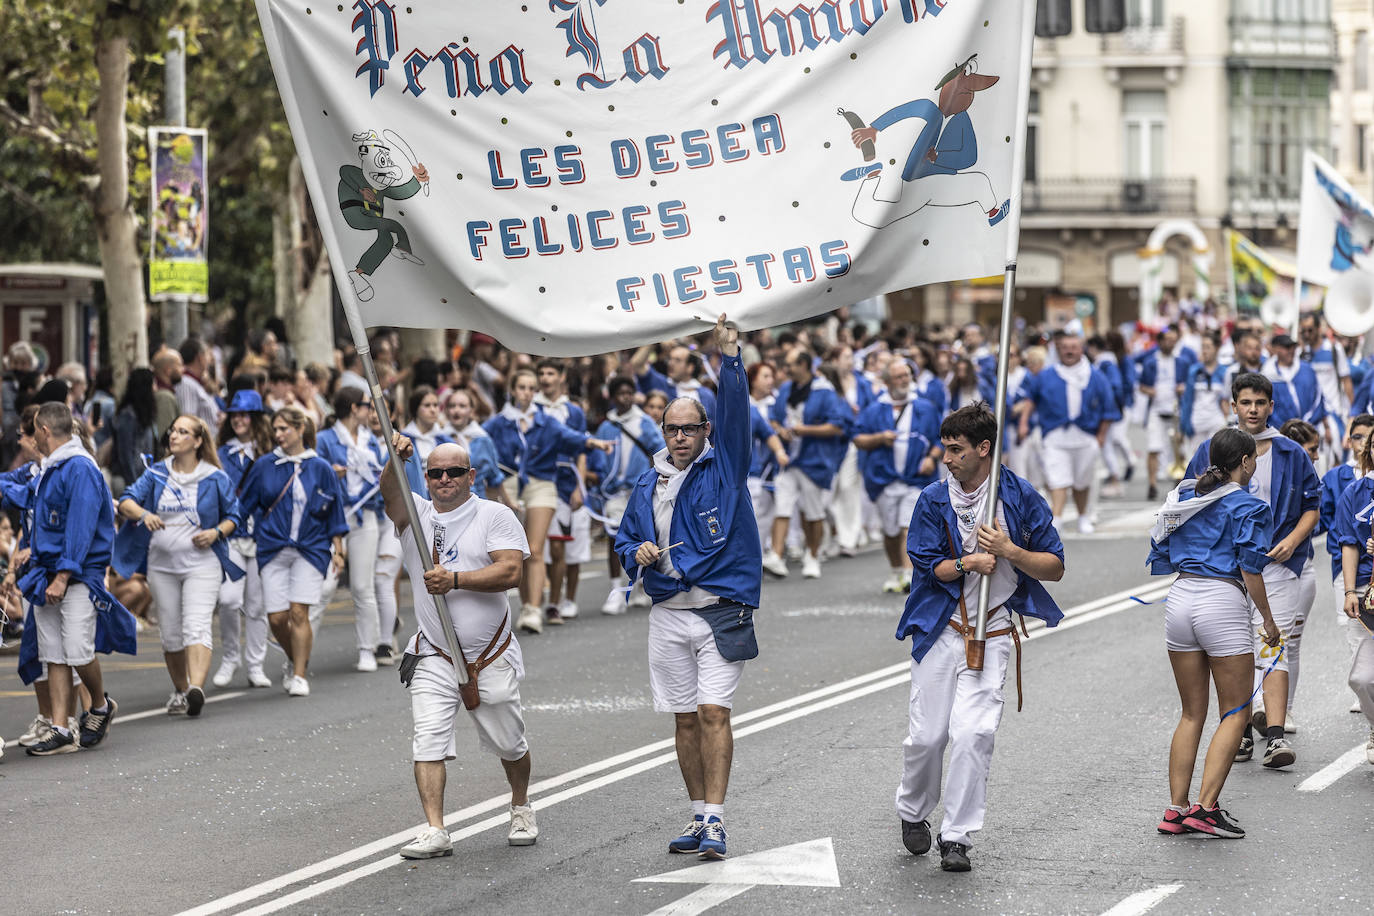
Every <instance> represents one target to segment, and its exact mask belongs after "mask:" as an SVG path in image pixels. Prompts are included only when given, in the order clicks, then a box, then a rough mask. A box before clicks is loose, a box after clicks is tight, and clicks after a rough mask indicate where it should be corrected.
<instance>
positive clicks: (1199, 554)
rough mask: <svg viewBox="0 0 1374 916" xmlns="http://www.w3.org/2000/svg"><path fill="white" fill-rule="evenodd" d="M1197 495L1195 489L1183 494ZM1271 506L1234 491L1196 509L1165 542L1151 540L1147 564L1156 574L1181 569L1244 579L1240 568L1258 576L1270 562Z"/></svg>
mask: <svg viewBox="0 0 1374 916" xmlns="http://www.w3.org/2000/svg"><path fill="white" fill-rule="evenodd" d="M1180 497H1181V498H1182V500H1183V501H1184V502H1187V501H1188V500H1190V499H1193V498H1194V493H1193V491H1192V489H1188V490H1186V491H1184V492H1182V493H1181V494H1180ZM1270 527H1271V520H1270V512H1269V507H1268V506H1266V505H1265V504H1264V503H1263V502H1262V501H1260V500H1259V499H1256V498H1255V497H1254V496H1251V495H1250V494H1249V493H1246V492H1245V491H1244V490H1236V491H1235V492H1233V493H1227V494H1226V495H1225V496H1223V497H1221V498H1220V499H1218V500H1217V501H1216V502H1214V503H1212V505H1210V506H1208V507H1207V508H1205V509H1203V510H1202V511H1200V512H1198V513H1197V514H1196V515H1194V516H1193V517H1192V518H1190V519H1188V520H1187V521H1186V522H1184V523H1183V524H1182V525H1181V526H1179V527H1178V528H1177V529H1175V530H1174V532H1173V533H1172V534H1170V535H1169V536H1168V537H1167V538H1165V539H1164V543H1162V544H1156V543H1155V542H1154V540H1153V539H1152V540H1151V541H1150V555H1149V558H1148V559H1146V561H1145V565H1146V566H1148V567H1149V568H1150V575H1152V576H1167V575H1171V574H1173V573H1177V572H1187V573H1193V574H1195V575H1199V576H1213V577H1220V578H1226V579H1240V578H1241V571H1242V570H1243V571H1245V572H1248V573H1254V574H1255V575H1259V574H1261V573H1263V572H1264V567H1266V566H1268V565H1269V557H1268V556H1267V554H1268V552H1269V548H1270V546H1272V545H1271V542H1270V541H1269V529H1270Z"/></svg>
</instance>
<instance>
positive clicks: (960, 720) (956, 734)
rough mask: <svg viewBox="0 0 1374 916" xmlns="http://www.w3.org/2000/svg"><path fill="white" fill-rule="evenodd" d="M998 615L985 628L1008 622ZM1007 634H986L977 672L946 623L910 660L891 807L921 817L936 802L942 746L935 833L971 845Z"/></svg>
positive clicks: (979, 816)
mask: <svg viewBox="0 0 1374 916" xmlns="http://www.w3.org/2000/svg"><path fill="white" fill-rule="evenodd" d="M1008 620H1009V618H1008V617H1007V616H1006V615H1005V614H999V615H998V618H997V620H995V621H994V620H990V621H988V629H990V630H991V629H1001V628H1002V627H1004V626H1007V625H1009V624H1008V623H1007V621H1008ZM1011 650H1012V641H1011V637H1009V636H1000V637H998V638H996V639H990V640H988V643H987V653H986V656H985V658H984V664H983V670H982V671H971V670H969V667H968V665H967V663H966V656H965V650H964V638H963V637H962V636H960V635H959V634H958V633H956V632H954V630H952V629H950V628H949V627H946V628H945V630H944V632H942V633H941V634H940V636H939V638H938V639H936V640H935V645H933V646H931V647H930V651H929V652H928V653H927V654H926V657H925V658H924V659H922V660H921V661H919V662H917V661H915V660H914V659H913V660H912V662H911V707H910V723H909V726H908V733H907V736H906V740H905V741H903V742H902V782H901V785H899V786H898V787H897V814H898V815H899V816H900V817H901V818H902V820H904V821H910V822H913V823H914V822H916V821H923V820H925V819H926V818H928V817H929V816H930V813H931V812H932V811H934V810H935V805H936V804H937V803H938V802H939V801H940V779H941V776H942V764H943V761H944V756H945V745H947V744H948V745H949V784H948V785H947V786H946V787H945V819H944V822H943V823H942V824H941V825H940V837H941V839H943V840H945V841H946V842H949V843H965V844H970V845H971V844H972V837H973V834H975V833H977V832H978V831H979V830H981V829H982V827H983V816H984V814H985V813H986V812H987V794H988V772H989V770H990V769H991V768H992V745H993V739H994V738H995V737H996V735H997V726H998V724H999V723H1000V722H1001V721H1002V703H1003V694H1002V688H1003V685H1004V683H1005V682H1006V678H1007V660H1008V659H1009V658H1010V657H1011Z"/></svg>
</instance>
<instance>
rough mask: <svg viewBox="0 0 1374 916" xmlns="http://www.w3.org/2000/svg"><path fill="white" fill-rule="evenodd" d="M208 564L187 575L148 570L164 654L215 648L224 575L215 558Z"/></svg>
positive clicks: (203, 564)
mask: <svg viewBox="0 0 1374 916" xmlns="http://www.w3.org/2000/svg"><path fill="white" fill-rule="evenodd" d="M209 560H210V562H202V563H200V564H198V565H197V567H196V568H195V569H193V570H192V571H190V572H187V573H175V572H164V571H162V570H160V569H149V570H148V588H149V590H150V591H152V593H153V603H154V604H155V605H157V627H158V634H159V636H161V638H162V651H163V652H180V651H181V650H182V649H185V648H186V647H187V646H204V647H205V648H207V649H213V648H214V647H215V641H214V638H213V636H212V632H213V627H212V621H213V620H214V616H215V604H216V603H217V602H218V600H219V586H220V579H221V578H223V576H224V572H223V569H222V568H221V567H220V565H219V561H218V560H216V559H215V557H214V555H213V554H212V555H211V556H210V557H209ZM244 578H245V579H246V578H247V577H246V576H245V577H244ZM240 581H242V580H240Z"/></svg>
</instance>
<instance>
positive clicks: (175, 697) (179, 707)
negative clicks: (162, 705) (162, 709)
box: [167, 690, 186, 716]
mask: <svg viewBox="0 0 1374 916" xmlns="http://www.w3.org/2000/svg"><path fill="white" fill-rule="evenodd" d="M167 715H169V716H184V715H186V694H184V693H182V692H181V691H180V690H173V691H172V695H171V696H169V697H168V698H167Z"/></svg>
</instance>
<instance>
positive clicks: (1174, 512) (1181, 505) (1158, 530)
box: [1150, 480, 1240, 544]
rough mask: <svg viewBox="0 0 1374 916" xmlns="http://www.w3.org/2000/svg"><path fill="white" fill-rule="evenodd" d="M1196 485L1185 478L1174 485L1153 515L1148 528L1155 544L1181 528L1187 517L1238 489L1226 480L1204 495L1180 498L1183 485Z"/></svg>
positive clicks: (1191, 487) (1237, 486) (1233, 483)
mask: <svg viewBox="0 0 1374 916" xmlns="http://www.w3.org/2000/svg"><path fill="white" fill-rule="evenodd" d="M1196 486H1197V481H1196V480H1185V481H1183V482H1182V483H1180V484H1179V485H1178V486H1176V487H1174V489H1173V491H1172V492H1170V493H1169V495H1168V496H1167V497H1166V498H1165V500H1164V505H1163V506H1161V507H1160V509H1159V513H1158V514H1157V515H1156V516H1155V523H1154V526H1153V527H1152V528H1151V529H1150V539H1151V540H1152V541H1154V542H1155V543H1156V544H1161V543H1163V542H1164V539H1165V538H1167V537H1168V536H1169V535H1171V534H1173V533H1174V532H1175V531H1177V530H1178V529H1179V528H1182V527H1183V525H1184V524H1186V523H1187V521H1188V520H1189V519H1191V518H1192V517H1193V516H1194V515H1197V514H1198V513H1199V512H1201V511H1202V510H1203V509H1206V508H1207V507H1208V506H1210V505H1212V504H1213V503H1214V502H1216V501H1217V500H1219V499H1221V498H1222V497H1223V496H1227V495H1229V494H1231V493H1235V492H1236V491H1238V490H1239V489H1240V484H1238V483H1236V482H1235V481H1231V480H1228V481H1227V482H1226V483H1224V484H1222V485H1221V486H1219V487H1217V488H1216V489H1215V490H1213V491H1212V492H1210V493H1208V494H1206V495H1204V496H1194V497H1193V498H1192V499H1187V500H1185V499H1181V498H1180V495H1179V494H1180V492H1181V491H1182V490H1183V489H1184V488H1185V487H1187V488H1188V489H1193V488H1194V487H1196Z"/></svg>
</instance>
